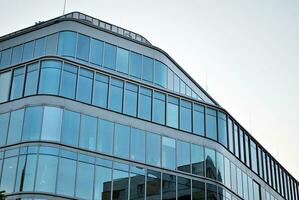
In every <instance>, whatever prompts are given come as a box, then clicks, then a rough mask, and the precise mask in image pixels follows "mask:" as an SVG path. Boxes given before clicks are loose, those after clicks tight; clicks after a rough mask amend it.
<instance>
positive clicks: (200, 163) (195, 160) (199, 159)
mask: <svg viewBox="0 0 299 200" xmlns="http://www.w3.org/2000/svg"><path fill="white" fill-rule="evenodd" d="M191 163H192V174H196V175H200V176H204V174H205V168H204V167H205V157H204V148H203V147H202V146H199V145H196V144H191Z"/></svg>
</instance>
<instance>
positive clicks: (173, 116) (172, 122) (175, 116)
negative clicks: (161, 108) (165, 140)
mask: <svg viewBox="0 0 299 200" xmlns="http://www.w3.org/2000/svg"><path fill="white" fill-rule="evenodd" d="M166 118H167V125H168V126H171V127H174V128H178V127H179V99H178V98H175V97H172V96H168V97H167V116H166Z"/></svg>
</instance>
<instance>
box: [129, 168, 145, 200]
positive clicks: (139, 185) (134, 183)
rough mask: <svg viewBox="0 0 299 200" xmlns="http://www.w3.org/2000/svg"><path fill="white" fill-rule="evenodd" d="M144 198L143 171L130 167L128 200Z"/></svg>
mask: <svg viewBox="0 0 299 200" xmlns="http://www.w3.org/2000/svg"><path fill="white" fill-rule="evenodd" d="M144 196H145V170H144V169H142V168H140V167H134V166H131V174H130V199H131V200H136V199H144Z"/></svg>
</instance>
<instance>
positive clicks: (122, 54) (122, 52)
mask: <svg viewBox="0 0 299 200" xmlns="http://www.w3.org/2000/svg"><path fill="white" fill-rule="evenodd" d="M116 70H117V71H119V72H122V73H125V74H128V72H129V51H128V50H126V49H122V48H117V61H116Z"/></svg>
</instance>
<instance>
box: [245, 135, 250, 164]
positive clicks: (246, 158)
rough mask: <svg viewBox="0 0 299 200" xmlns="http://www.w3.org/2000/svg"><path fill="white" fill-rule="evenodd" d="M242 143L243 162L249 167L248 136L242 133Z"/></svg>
mask: <svg viewBox="0 0 299 200" xmlns="http://www.w3.org/2000/svg"><path fill="white" fill-rule="evenodd" d="M244 143H245V160H246V165H247V166H248V167H250V159H249V151H250V149H249V139H248V135H247V134H246V133H244Z"/></svg>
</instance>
